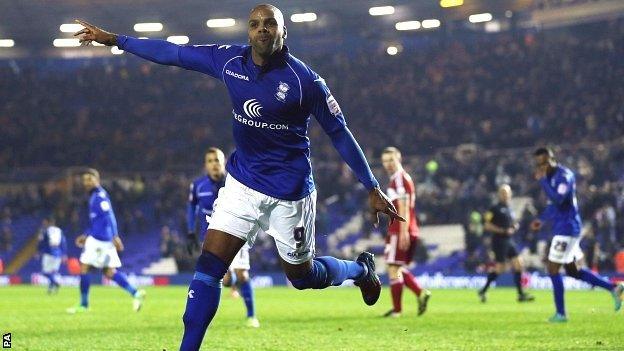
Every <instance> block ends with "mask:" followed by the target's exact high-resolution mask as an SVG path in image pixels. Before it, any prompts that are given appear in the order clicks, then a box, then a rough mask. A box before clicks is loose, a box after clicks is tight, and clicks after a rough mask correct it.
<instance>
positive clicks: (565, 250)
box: [546, 235, 574, 322]
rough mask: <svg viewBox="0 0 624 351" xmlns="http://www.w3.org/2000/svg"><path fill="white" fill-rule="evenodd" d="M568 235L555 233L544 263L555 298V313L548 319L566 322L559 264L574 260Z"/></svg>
mask: <svg viewBox="0 0 624 351" xmlns="http://www.w3.org/2000/svg"><path fill="white" fill-rule="evenodd" d="M571 239H573V238H570V237H569V236H563V235H555V236H554V237H553V239H552V241H551V243H550V249H549V251H548V261H547V263H546V269H547V271H548V275H549V276H550V280H551V282H552V286H553V295H554V299H555V307H556V309H557V313H556V314H555V315H554V316H552V317H551V318H550V319H549V321H551V322H566V321H567V317H566V311H565V304H564V299H563V297H564V292H565V290H564V287H563V278H562V276H561V273H560V272H559V271H560V270H561V266H562V265H564V264H568V263H570V262H573V261H574V256H573V255H572V254H571V246H572V245H570V244H571V243H572V244H573V242H572V240H571Z"/></svg>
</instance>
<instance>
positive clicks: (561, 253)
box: [548, 235, 583, 264]
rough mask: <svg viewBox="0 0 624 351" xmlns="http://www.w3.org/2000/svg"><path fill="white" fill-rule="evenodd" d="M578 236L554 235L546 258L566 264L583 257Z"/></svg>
mask: <svg viewBox="0 0 624 351" xmlns="http://www.w3.org/2000/svg"><path fill="white" fill-rule="evenodd" d="M580 242H581V238H580V237H572V236H566V235H555V236H554V237H553V239H552V243H551V244H550V251H549V252H548V260H549V261H550V262H554V263H561V264H568V263H572V262H575V261H577V260H580V259H581V258H583V251H582V250H581V246H580V245H579V243H580Z"/></svg>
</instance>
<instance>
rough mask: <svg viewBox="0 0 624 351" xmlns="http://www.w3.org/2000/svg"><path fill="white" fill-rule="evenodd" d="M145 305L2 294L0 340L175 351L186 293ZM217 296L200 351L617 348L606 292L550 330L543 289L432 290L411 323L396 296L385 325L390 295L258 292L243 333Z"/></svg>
mask: <svg viewBox="0 0 624 351" xmlns="http://www.w3.org/2000/svg"><path fill="white" fill-rule="evenodd" d="M147 292H148V295H147V300H146V305H145V307H144V309H143V310H142V311H140V312H139V313H134V312H133V311H132V310H131V300H130V297H129V296H128V295H127V294H126V293H125V292H124V291H123V290H121V289H118V288H115V287H94V288H93V289H92V293H91V311H90V312H89V313H87V314H82V315H73V316H72V315H67V314H65V308H67V307H69V306H72V305H74V304H75V303H76V301H77V299H78V289H77V288H70V287H65V288H62V289H61V291H60V293H59V294H58V295H55V296H47V295H46V294H45V289H44V288H43V287H34V286H12V287H2V288H0V333H6V332H11V333H12V342H13V345H12V346H13V349H15V350H64V351H65V350H177V348H178V346H179V340H180V337H181V334H182V320H181V316H182V312H183V309H184V303H185V298H186V288H184V287H154V288H148V289H147ZM227 292H228V290H227V289H226V290H224V295H223V298H222V300H221V306H220V308H219V311H218V312H217V317H216V318H215V320H214V321H213V324H212V326H211V327H210V329H209V331H208V333H207V335H206V338H205V339H204V344H203V347H202V349H203V350H389V351H399V350H624V313H622V312H620V313H617V314H616V313H614V311H613V303H612V299H611V297H610V295H609V294H608V293H606V292H604V291H601V290H596V291H570V292H567V294H566V298H567V301H566V302H567V308H568V314H569V317H570V321H569V322H568V323H567V324H558V325H551V324H548V323H547V322H546V319H547V318H548V317H549V316H550V315H551V314H552V313H553V306H552V301H551V300H552V295H551V292H550V291H536V292H533V293H534V294H535V295H536V297H537V301H536V302H534V303H531V304H518V303H517V302H516V301H515V293H514V291H513V290H512V289H502V288H499V289H493V290H492V291H491V292H490V295H489V297H490V299H489V301H488V303H487V304H481V303H479V302H478V301H477V296H476V293H475V291H472V290H435V291H433V297H432V299H431V304H430V309H429V311H428V312H427V313H426V314H425V315H424V316H422V317H417V316H416V303H415V301H414V299H413V296H412V295H411V294H410V293H409V291H407V290H405V291H404V296H403V301H404V306H405V307H404V308H405V311H404V315H403V317H402V318H398V319H384V318H381V317H380V315H381V314H382V313H383V312H385V311H386V310H388V309H389V306H390V298H389V296H388V294H389V293H388V289H384V291H383V293H382V297H381V299H380V301H379V302H378V303H377V305H376V306H374V307H367V306H365V305H364V303H363V302H362V301H361V298H360V293H359V291H358V290H357V289H356V288H332V289H328V290H323V291H318V290H312V291H296V290H294V289H287V288H267V289H257V290H256V303H257V310H258V317H259V318H260V323H261V327H260V329H248V328H247V327H245V324H244V321H245V318H244V316H245V310H244V306H243V302H242V301H241V300H240V299H238V300H234V299H231V298H230V297H229V295H228V294H227Z"/></svg>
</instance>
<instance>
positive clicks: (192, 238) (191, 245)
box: [186, 232, 200, 256]
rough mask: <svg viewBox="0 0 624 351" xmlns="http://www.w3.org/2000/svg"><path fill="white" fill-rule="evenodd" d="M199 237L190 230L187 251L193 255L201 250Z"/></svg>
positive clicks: (187, 238) (187, 237) (187, 236)
mask: <svg viewBox="0 0 624 351" xmlns="http://www.w3.org/2000/svg"><path fill="white" fill-rule="evenodd" d="M199 249H200V246H199V238H197V234H195V233H194V232H190V233H188V234H187V235H186V251H187V252H188V254H189V255H190V256H193V255H194V254H195V252H197V251H199Z"/></svg>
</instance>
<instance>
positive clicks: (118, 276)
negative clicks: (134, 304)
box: [104, 267, 137, 297]
mask: <svg viewBox="0 0 624 351" xmlns="http://www.w3.org/2000/svg"><path fill="white" fill-rule="evenodd" d="M104 275H105V276H106V278H108V279H110V280H112V281H114V282H115V283H117V285H119V287H120V288H122V289H124V290H125V291H127V292H128V293H129V294H130V295H131V296H133V297H134V295H135V294H136V293H137V288H136V287H134V285H132V284H130V282H129V281H128V276H127V275H126V274H125V273H124V272H122V271H118V270H117V269H116V268H112V267H110V268H104Z"/></svg>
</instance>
